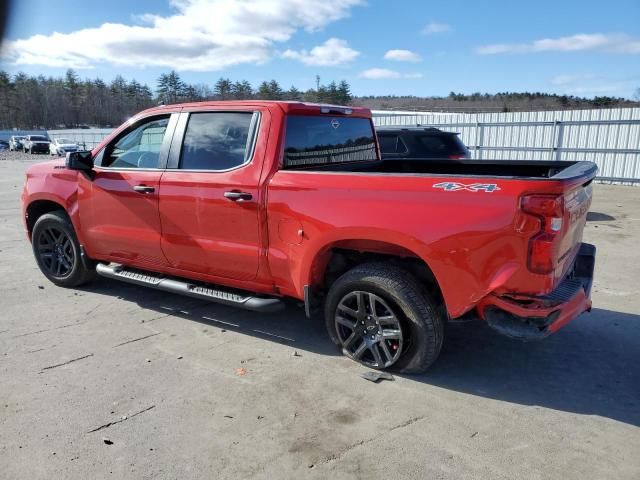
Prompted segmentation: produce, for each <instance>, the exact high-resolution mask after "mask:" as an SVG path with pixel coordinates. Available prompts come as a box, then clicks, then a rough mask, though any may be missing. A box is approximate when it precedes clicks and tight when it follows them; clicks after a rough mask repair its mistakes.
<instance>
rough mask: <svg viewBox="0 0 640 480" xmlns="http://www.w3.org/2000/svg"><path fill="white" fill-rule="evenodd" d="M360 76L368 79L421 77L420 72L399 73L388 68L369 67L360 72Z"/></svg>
mask: <svg viewBox="0 0 640 480" xmlns="http://www.w3.org/2000/svg"><path fill="white" fill-rule="evenodd" d="M359 76H360V77H362V78H368V79H369V80H382V79H389V78H422V74H421V73H400V72H396V71H395V70H389V69H388V68H370V69H368V70H365V71H363V72H360V75H359Z"/></svg>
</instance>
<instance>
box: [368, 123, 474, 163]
mask: <svg viewBox="0 0 640 480" xmlns="http://www.w3.org/2000/svg"><path fill="white" fill-rule="evenodd" d="M377 133H378V140H379V141H380V151H381V152H382V158H383V159H385V160H387V159H406V158H423V159H431V158H448V159H451V160H461V159H466V158H470V156H471V155H470V154H469V149H468V148H467V147H466V145H465V144H464V143H463V142H462V140H460V136H459V134H457V133H453V132H445V131H443V130H440V129H438V128H433V127H429V128H421V127H416V128H378V129H377Z"/></svg>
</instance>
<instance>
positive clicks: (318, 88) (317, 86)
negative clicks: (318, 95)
mask: <svg viewBox="0 0 640 480" xmlns="http://www.w3.org/2000/svg"><path fill="white" fill-rule="evenodd" d="M318 91H320V75H316V92H318Z"/></svg>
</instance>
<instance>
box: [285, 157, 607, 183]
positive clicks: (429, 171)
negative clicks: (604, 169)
mask: <svg viewBox="0 0 640 480" xmlns="http://www.w3.org/2000/svg"><path fill="white" fill-rule="evenodd" d="M296 170H304V171H309V170H311V171H321V172H353V173H373V174H415V175H420V174H423V175H443V176H451V177H455V176H462V177H505V178H526V179H553V180H569V179H573V178H577V177H588V179H592V178H593V177H595V174H596V172H597V170H598V167H597V166H596V164H595V163H593V162H563V161H556V160H477V159H464V160H451V159H442V160H437V159H436V160H425V159H415V160H414V159H402V160H395V159H394V160H380V161H363V162H348V163H347V162H345V163H334V164H328V165H313V166H310V167H305V168H297V169H296Z"/></svg>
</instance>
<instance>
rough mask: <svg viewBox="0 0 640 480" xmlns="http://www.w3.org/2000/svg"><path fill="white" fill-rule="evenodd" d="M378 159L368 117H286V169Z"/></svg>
mask: <svg viewBox="0 0 640 480" xmlns="http://www.w3.org/2000/svg"><path fill="white" fill-rule="evenodd" d="M362 160H378V155H377V152H376V142H375V137H374V134H373V126H372V124H371V121H370V120H369V119H368V118H344V117H329V116H326V117H325V116H312V115H290V116H289V117H287V133H286V139H285V146H284V167H285V168H295V167H301V166H310V165H326V164H330V163H343V162H354V161H362Z"/></svg>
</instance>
